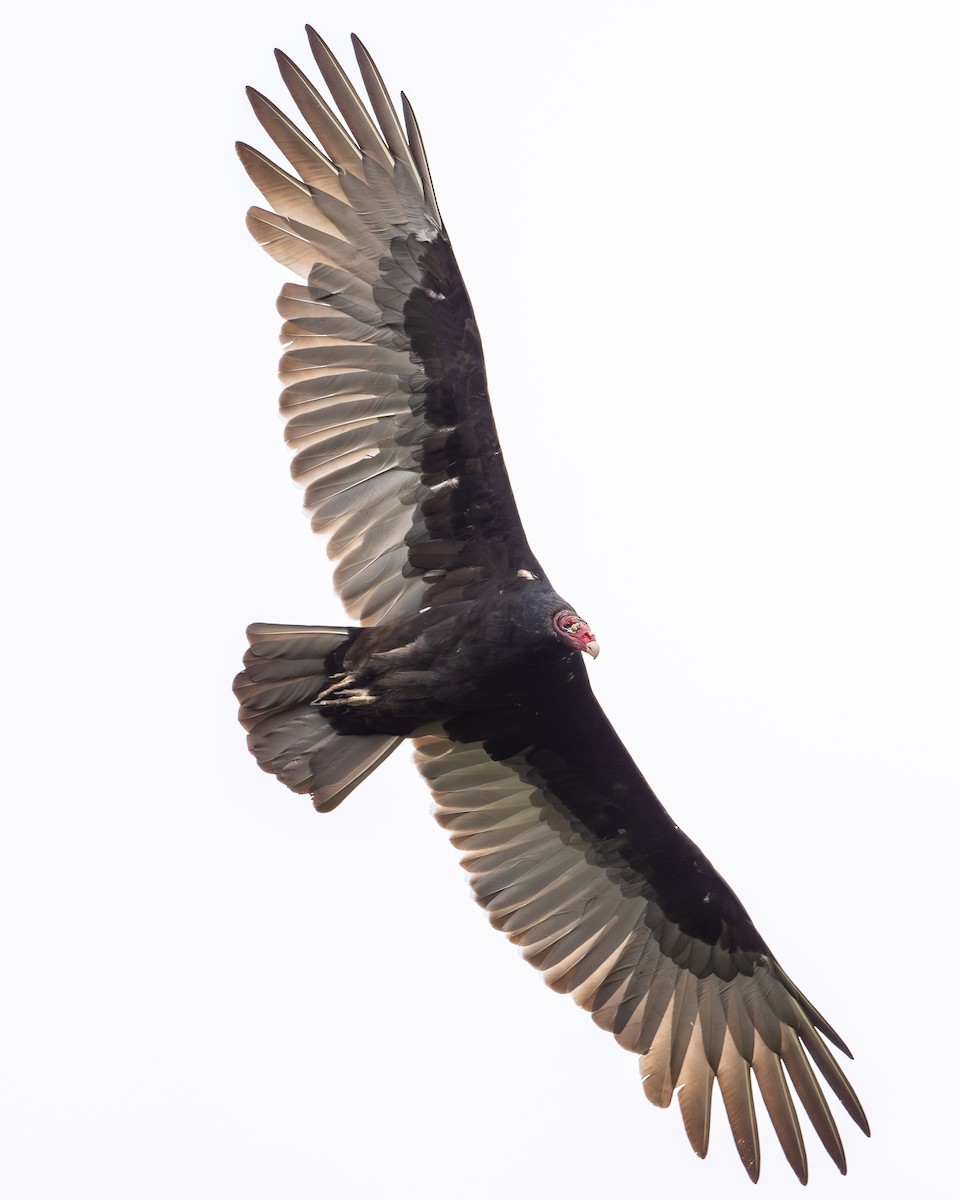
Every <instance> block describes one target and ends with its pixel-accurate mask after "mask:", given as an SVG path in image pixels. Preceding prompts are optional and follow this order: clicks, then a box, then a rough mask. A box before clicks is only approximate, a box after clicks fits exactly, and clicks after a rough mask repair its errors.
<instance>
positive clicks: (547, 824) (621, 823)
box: [417, 661, 869, 1182]
mask: <svg viewBox="0 0 960 1200" xmlns="http://www.w3.org/2000/svg"><path fill="white" fill-rule="evenodd" d="M553 683H554V685H553V686H552V687H551V688H550V690H549V692H547V693H545V695H547V696H548V697H549V698H548V699H546V700H545V701H544V702H543V704H542V705H540V706H539V707H534V708H531V709H529V710H527V711H525V713H524V714H523V716H518V714H517V713H516V712H511V713H509V714H508V713H499V712H491V713H486V714H475V715H471V717H470V718H469V719H467V720H462V721H460V722H459V723H458V722H456V721H453V722H448V723H447V725H446V726H445V727H444V728H443V729H439V728H438V729H437V730H436V731H435V732H434V731H430V732H429V733H427V734H426V735H425V736H421V737H419V738H418V739H417V765H418V766H419V768H420V771H421V773H422V774H423V775H424V777H425V778H426V780H427V781H428V783H429V784H430V787H431V789H432V791H433V795H434V798H435V799H436V802H437V806H438V810H437V814H436V815H437V818H438V820H439V821H440V823H441V824H442V825H444V826H445V827H446V829H447V830H448V831H449V833H450V835H451V838H452V840H453V842H454V845H456V846H457V848H458V849H459V850H460V851H461V852H462V854H463V860H462V861H463V865H464V867H465V868H466V870H467V872H468V873H469V877H470V883H471V884H472V886H473V890H474V892H475V893H476V896H477V899H478V901H479V902H480V904H482V905H483V907H484V908H485V909H486V910H487V914H488V916H489V917H490V920H491V922H492V923H493V925H495V926H496V928H498V929H501V930H503V931H504V932H505V933H506V934H507V935H508V936H509V937H510V939H511V941H513V942H515V943H517V944H518V945H520V946H522V947H523V953H524V957H525V958H526V959H527V961H528V962H531V963H532V964H533V965H534V966H535V967H538V968H539V969H540V970H541V971H542V972H543V973H544V977H545V978H546V981H547V983H549V984H550V986H551V987H552V988H554V989H555V990H557V991H560V992H569V993H571V994H572V995H573V997H574V999H575V1000H576V1001H577V1003H578V1004H580V1005H581V1006H582V1007H584V1008H586V1009H588V1010H589V1011H590V1012H591V1013H592V1015H593V1018H594V1020H595V1021H597V1023H598V1024H599V1025H601V1026H602V1027H603V1028H604V1029H608V1030H610V1032H611V1033H613V1034H614V1035H615V1037H616V1039H617V1041H618V1042H619V1043H620V1045H622V1046H624V1047H625V1048H626V1049H628V1050H632V1051H633V1052H634V1053H636V1054H639V1055H640V1056H641V1061H640V1069H641V1072H642V1074H643V1082H644V1090H645V1091H646V1094H647V1096H648V1097H649V1099H650V1100H652V1101H653V1103H654V1104H657V1105H660V1106H661V1107H666V1106H667V1105H668V1104H669V1103H670V1100H671V1098H672V1096H673V1093H674V1091H675V1090H678V1091H679V1098H680V1108H681V1112H682V1116H683V1122H684V1126H685V1128H686V1132H687V1136H688V1137H689V1139H690V1143H691V1145H692V1146H693V1148H694V1150H695V1151H696V1152H697V1154H699V1155H700V1156H701V1157H703V1156H704V1155H705V1154H706V1152H707V1145H708V1140H709V1130H710V1106H711V1095H712V1089H713V1081H714V1079H716V1080H717V1082H718V1083H719V1085H720V1094H721V1096H722V1098H723V1102H724V1105H725V1107H726V1111H727V1116H728V1118H729V1121H730V1126H731V1128H732V1130H733V1136H734V1140H735V1142H736V1146H737V1150H738V1152H739V1154H740V1158H741V1160H742V1162H743V1164H744V1166H745V1167H746V1169H747V1172H748V1173H749V1175H750V1177H751V1179H754V1180H756V1178H757V1177H758V1175H759V1170H760V1150H759V1146H758V1139H757V1126H756V1118H755V1110H754V1096H753V1089H752V1084H751V1077H752V1078H753V1079H754V1080H755V1081H756V1083H757V1085H758V1087H759V1090H760V1095H761V1097H762V1098H763V1101H764V1103H765V1105H766V1107H767V1109H768V1111H769V1113H770V1117H771V1119H772V1121H773V1125H774V1127H775V1129H776V1131H777V1135H778V1137H779V1139H780V1143H781V1145H782V1147H783V1150H784V1153H785V1154H786V1156H787V1159H788V1160H789V1162H790V1165H791V1166H792V1167H793V1169H794V1171H795V1172H796V1173H797V1175H798V1177H799V1178H800V1179H801V1180H802V1181H803V1182H806V1179H807V1161H806V1153H805V1150H804V1145H803V1139H802V1136H801V1132H800V1126H799V1123H798V1121H797V1114H796V1110H795V1108H794V1103H793V1099H792V1097H791V1091H790V1088H789V1087H788V1085H787V1081H786V1077H785V1075H784V1068H786V1074H787V1076H789V1078H790V1081H791V1082H792V1085H793V1090H794V1092H795V1093H796V1095H797V1097H798V1098H799V1100H800V1102H801V1104H802V1105H803V1107H804V1109H806V1111H807V1114H808V1115H809V1117H810V1120H811V1122H812V1123H813V1126H814V1129H815V1130H816V1132H817V1134H818V1135H819V1137H820V1139H821V1141H822V1142H823V1144H824V1146H825V1147H826V1149H827V1151H828V1153H829V1154H830V1156H831V1157H832V1158H833V1160H834V1162H836V1164H837V1166H838V1167H839V1168H840V1170H841V1171H843V1172H845V1170H846V1166H845V1159H844V1152H843V1146H842V1145H841V1142H840V1136H839V1134H838V1132H837V1127H836V1124H835V1123H834V1120H833V1117H832V1115H831V1113H830V1109H829V1107H828V1105H827V1102H826V1100H825V1098H824V1095H823V1092H822V1091H821V1089H820V1085H819V1083H818V1082H817V1078H816V1076H815V1074H814V1072H813V1070H812V1068H811V1065H810V1060H811V1059H812V1060H813V1063H814V1064H815V1065H816V1067H817V1068H818V1069H819V1071H820V1073H821V1075H822V1076H823V1078H824V1079H825V1080H826V1082H827V1083H828V1084H829V1086H830V1087H831V1088H832V1090H833V1091H834V1092H835V1093H836V1095H837V1097H838V1098H839V1100H840V1103H841V1104H842V1105H843V1107H844V1108H845V1109H846V1110H847V1111H848V1112H849V1113H850V1115H851V1116H852V1117H853V1119H854V1121H856V1123H857V1124H858V1125H859V1126H860V1128H861V1129H863V1130H864V1132H869V1130H868V1126H867V1120H866V1117H865V1115H864V1112H863V1109H862V1108H861V1106H860V1103H859V1101H858V1100H857V1097H856V1096H855V1094H854V1092H853V1089H852V1088H851V1086H850V1084H849V1083H848V1081H847V1079H846V1077H845V1076H844V1074H843V1071H842V1070H841V1069H840V1067H839V1065H838V1064H837V1062H836V1060H835V1059H834V1057H833V1055H832V1054H831V1053H830V1050H829V1049H828V1048H827V1046H826V1044H825V1042H824V1039H823V1037H821V1034H823V1035H825V1037H826V1038H828V1039H829V1040H830V1041H832V1042H833V1043H834V1045H836V1046H838V1047H839V1048H840V1049H841V1050H842V1051H843V1052H844V1053H846V1054H849V1051H848V1050H847V1049H846V1047H845V1046H844V1044H843V1042H841V1041H840V1039H839V1038H838V1037H837V1035H836V1034H835V1033H834V1032H833V1030H832V1029H831V1028H830V1026H829V1025H828V1024H827V1023H826V1021H825V1020H824V1019H823V1017H822V1016H821V1015H820V1014H819V1013H818V1012H817V1011H816V1009H815V1008H814V1007H813V1006H812V1005H811V1004H810V1002H809V1001H808V1000H807V999H806V998H805V997H804V996H803V995H802V994H801V993H800V992H799V991H798V989H797V988H796V987H795V986H794V984H793V983H791V981H790V980H789V978H788V977H787V976H786V975H785V973H784V972H783V970H782V968H781V967H780V965H779V963H778V962H777V960H776V959H775V958H774V957H773V955H772V954H771V953H770V951H769V949H768V947H767V946H766V944H765V943H764V941H763V939H762V938H761V937H760V935H759V934H758V932H757V930H756V929H755V928H754V925H753V922H752V921H751V920H750V917H749V916H748V915H747V912H746V910H745V909H744V907H743V905H742V904H741V903H740V901H739V900H738V899H737V897H736V896H735V895H734V893H733V892H732V891H731V889H730V887H729V886H728V885H727V884H726V883H725V882H724V880H723V879H722V878H721V877H720V875H718V874H717V872H716V871H715V870H714V868H713V867H712V866H711V864H710V863H709V861H708V860H707V858H706V857H705V856H704V855H703V853H702V852H701V851H700V850H699V849H698V848H697V846H695V845H694V843H693V842H692V841H690V839H689V838H688V837H687V836H686V835H685V834H684V833H683V832H682V831H681V830H680V829H679V828H678V827H677V825H676V824H675V823H674V822H673V820H672V819H671V818H670V816H669V814H668V813H667V812H666V811H665V810H664V809H663V807H662V806H661V804H660V802H659V801H658V800H657V798H656V796H655V795H654V794H653V792H652V791H651V789H650V787H649V785H648V784H647V782H646V780H645V779H644V778H643V775H642V774H641V773H640V772H639V771H638V770H637V768H636V766H635V765H634V763H633V761H632V759H631V758H630V756H629V754H628V753H627V751H626V750H625V749H624V747H623V745H622V744H621V742H620V740H619V738H618V737H617V735H616V733H615V732H614V730H613V728H612V727H611V726H610V724H609V722H608V721H607V719H606V717H605V716H604V714H603V712H602V710H601V709H600V706H599V705H598V704H597V702H596V700H595V699H594V697H593V695H592V692H591V691H590V685H589V682H588V681H587V676H586V672H585V671H584V670H583V664H582V663H580V662H579V661H578V662H577V664H576V671H575V674H574V675H573V676H572V677H566V678H565V679H560V678H558V679H557V680H555V681H553ZM451 738H456V739H457V740H451Z"/></svg>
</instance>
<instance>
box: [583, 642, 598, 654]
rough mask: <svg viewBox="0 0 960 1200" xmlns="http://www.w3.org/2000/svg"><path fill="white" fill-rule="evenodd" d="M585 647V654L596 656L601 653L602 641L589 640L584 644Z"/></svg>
mask: <svg viewBox="0 0 960 1200" xmlns="http://www.w3.org/2000/svg"><path fill="white" fill-rule="evenodd" d="M583 649H584V653H585V654H589V655H590V657H591V658H596V657H597V655H598V654H599V653H600V643H599V642H587V644H586V645H585V646H584V648H583Z"/></svg>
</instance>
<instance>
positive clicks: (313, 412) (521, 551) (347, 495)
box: [238, 27, 543, 624]
mask: <svg viewBox="0 0 960 1200" xmlns="http://www.w3.org/2000/svg"><path fill="white" fill-rule="evenodd" d="M307 32H308V35H309V38H310V46H311V49H312V50H313V54H314V57H315V59H316V61H317V65H318V66H319V68H320V71H321V74H322V75H323V78H324V80H325V81H326V84H327V87H328V89H329V91H330V94H331V96H332V97H333V100H334V103H335V105H336V107H337V108H338V109H339V112H340V117H342V122H341V120H340V119H339V118H338V117H337V115H336V114H335V113H334V111H333V110H332V109H331V107H330V106H329V105H328V104H327V103H326V101H325V100H324V99H323V97H322V96H321V95H320V94H319V93H318V92H317V90H316V89H315V88H314V87H313V85H312V84H311V83H310V82H309V80H308V79H307V78H306V77H305V76H304V75H303V74H302V73H301V71H300V70H299V68H297V67H296V66H295V65H294V64H293V63H292V62H291V61H290V60H289V59H288V58H287V57H286V56H285V55H283V54H282V53H280V52H279V51H278V52H277V58H278V61H279V64H280V71H281V74H282V76H283V79H284V81H285V83H286V84H287V87H288V89H289V91H290V94H291V95H292V97H293V99H294V101H295V102H296V105H297V107H298V108H299V110H300V112H301V114H302V116H303V119H304V121H305V122H306V124H307V126H309V128H310V130H311V131H312V133H313V135H314V137H315V138H316V139H317V141H318V142H319V145H317V144H316V143H315V142H314V141H312V140H311V139H310V138H309V137H307V136H306V135H305V134H304V133H303V132H302V131H301V130H300V129H298V128H297V126H296V125H294V124H293V123H292V122H291V121H290V120H288V118H287V117H286V116H284V114H283V113H282V112H280V110H279V109H277V108H276V107H274V105H273V104H271V102H270V101H269V100H267V99H266V98H265V97H264V96H261V95H260V94H259V93H258V92H256V91H254V90H253V89H248V94H249V96H250V101H251V103H252V105H253V108H254V111H255V113H256V115H257V117H258V118H259V119H260V121H261V123H262V125H263V127H264V129H266V131H267V133H268V134H269V135H270V137H271V138H272V139H273V141H274V142H275V143H276V145H277V147H278V149H279V150H280V152H281V153H282V154H283V155H284V156H285V157H286V159H287V160H288V161H289V163H290V164H291V166H292V167H293V168H294V170H295V171H296V172H297V175H296V176H294V175H291V174H290V173H288V172H287V171H285V170H283V169H281V168H280V167H278V166H276V165H275V164H274V163H272V162H271V161H270V160H269V159H267V158H265V157H264V156H263V155H262V154H260V153H259V152H258V151H257V150H254V149H252V148H251V147H249V146H246V145H244V144H242V143H241V144H239V145H238V152H239V154H240V158H241V160H242V162H243V165H244V167H245V168H246V170H247V172H248V173H249V175H250V178H251V179H252V180H253V182H254V183H255V184H256V185H257V187H258V188H259V189H260V191H261V192H262V193H263V195H264V196H265V198H266V200H267V202H268V203H269V204H270V205H271V206H272V208H273V211H272V212H271V211H266V210H264V209H261V208H252V209H251V210H250V212H249V215H248V218H247V224H248V227H249V229H250V232H251V233H252V234H253V236H254V237H255V238H256V239H257V241H258V242H259V243H260V244H261V245H262V246H263V248H264V249H265V250H267V251H268V252H269V253H270V254H272V255H273V257H274V258H276V259H277V260H278V261H279V262H281V263H283V264H284V265H285V266H288V267H290V268H291V269H292V270H294V271H295V272H296V273H297V274H298V275H300V276H301V277H302V278H303V279H305V280H306V283H305V284H287V285H285V286H284V288H283V289H282V291H281V293H280V298H279V301H278V307H279V310H280V314H281V316H283V317H284V325H283V332H282V337H283V340H284V341H285V342H287V343H288V349H287V352H286V353H285V354H284V355H283V357H282V359H281V361H280V375H281V379H282V380H283V382H284V384H285V385H286V386H285V388H284V391H283V393H282V395H281V398H280V407H281V411H282V412H283V414H284V415H285V416H286V418H287V426H286V438H287V442H288V444H289V445H290V446H291V447H292V448H293V449H294V450H295V451H296V457H295V458H294V460H293V476H294V478H295V479H296V480H298V481H299V482H300V483H302V484H304V485H306V489H307V490H306V507H307V509H308V510H309V512H310V513H311V516H312V521H313V527H314V529H316V530H319V531H320V532H322V533H324V534H326V535H327V536H328V537H329V543H328V553H329V554H330V556H331V558H333V559H335V560H337V562H338V566H337V568H336V571H335V574H334V582H335V584H336V587H337V590H338V591H339V593H340V596H341V597H342V599H343V602H344V605H345V606H346V609H347V612H348V613H350V615H351V616H352V617H354V618H355V619H357V620H359V621H361V622H362V623H364V624H376V623H377V622H379V621H381V620H383V619H384V618H385V617H387V616H389V617H391V618H395V617H401V616H406V615H409V614H411V613H415V612H418V611H419V610H420V609H422V608H424V607H427V606H430V605H437V604H443V603H448V602H450V601H455V600H462V599H467V598H470V597H472V596H473V595H475V594H476V593H477V592H478V591H479V589H480V587H481V586H482V585H483V583H485V582H486V581H487V580H489V579H491V578H494V577H497V576H498V575H501V574H506V573H510V574H516V572H517V571H518V570H528V571H531V572H533V573H534V574H536V575H539V576H540V577H541V578H542V577H543V572H542V570H541V568H540V567H539V565H538V564H537V563H536V561H535V559H534V558H533V555H532V554H531V552H530V548H529V546H528V545H527V542H526V538H525V537H524V534H523V529H522V527H521V525H520V520H519V517H518V515H517V510H516V505H515V503H514V499H513V495H512V493H511V490H510V483H509V480H508V478H507V473H506V469H505V467H504V465H503V458H502V455H501V452H500V447H499V443H498V441H497V434H496V429H495V427H494V422H493V416H492V414H491V411H490V401H489V397H488V395H487V383H486V376H485V373H484V366H483V353H482V350H481V345H480V335H479V333H478V331H477V326H476V321H475V320H474V316H473V310H472V309H471V307H470V300H469V298H468V296H467V293H466V289H465V288H464V286H463V280H462V279H461V277H460V271H459V268H458V267H457V262H456V259H455V258H454V255H453V250H452V248H451V246H450V240H449V238H448V237H447V233H446V230H445V229H444V227H443V222H442V221H441V219H440V213H439V210H438V208H437V202H436V198H435V196H434V193H433V187H432V184H431V181H430V173H429V170H428V167H427V160H426V157H425V155H424V150H423V143H422V142H421V139H420V133H419V130H418V128H417V124H416V120H415V118H414V115H413V112H412V110H411V109H410V107H409V105H408V104H407V102H406V98H405V97H404V101H403V113H404V123H405V129H404V128H402V127H401V125H400V122H399V120H398V118H397V115H396V112H395V111H394V108H393V105H392V104H391V102H390V99H389V96H388V95H387V92H386V89H385V88H384V85H383V81H382V80H381V78H380V75H379V73H378V72H377V69H376V67H375V66H374V64H373V61H372V60H371V58H370V56H369V54H368V53H367V51H366V50H365V49H364V47H363V46H362V44H361V43H360V42H359V41H358V40H357V39H356V38H354V47H355V50H356V54H357V60H358V62H359V65H360V72H361V75H362V76H363V81H364V84H365V85H366V90H367V94H368V96H369V99H370V108H371V109H372V112H373V114H374V116H371V112H370V111H369V110H368V109H367V108H366V107H365V105H364V103H363V101H362V100H361V99H360V98H359V96H358V95H357V93H356V91H355V90H354V88H353V87H352V85H351V83H350V81H349V80H348V78H347V76H346V75H345V73H344V72H343V70H342V68H341V67H340V64H339V63H338V62H337V60H336V59H335V58H334V57H333V55H332V54H331V53H330V51H329V49H328V48H327V46H326V44H325V43H324V42H323V41H322V40H321V38H319V37H318V36H317V34H316V33H315V32H314V31H313V30H312V29H310V28H309V27H308V30H307ZM374 117H375V119H374Z"/></svg>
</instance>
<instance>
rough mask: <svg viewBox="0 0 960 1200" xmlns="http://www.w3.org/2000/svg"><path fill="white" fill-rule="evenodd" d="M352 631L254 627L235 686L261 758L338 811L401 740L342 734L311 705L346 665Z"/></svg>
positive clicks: (324, 807)
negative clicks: (344, 652)
mask: <svg viewBox="0 0 960 1200" xmlns="http://www.w3.org/2000/svg"><path fill="white" fill-rule="evenodd" d="M350 636H351V630H350V629H346V628H342V627H335V626H322V625H317V626H314V625H267V624H262V623H258V624H255V625H251V626H250V627H249V629H248V630H247V638H248V639H249V642H250V648H249V649H248V650H247V652H246V654H245V655H244V656H243V662H244V668H245V669H244V670H243V671H241V672H240V674H239V675H238V676H237V678H236V679H235V680H234V684H233V690H234V693H235V695H236V697H237V699H238V700H239V701H240V723H241V724H242V725H243V727H244V728H245V729H246V730H247V731H248V732H247V745H248V746H249V748H250V751H251V753H252V754H253V755H254V757H255V758H256V760H257V762H258V763H259V764H260V766H261V767H262V768H263V770H264V771H269V772H271V773H272V774H273V775H276V777H277V778H278V779H279V780H280V781H281V783H285V784H286V785H287V787H289V788H291V789H292V790H293V791H295V792H309V793H310V795H311V796H312V797H313V803H314V807H315V808H317V809H318V810H319V811H320V812H329V811H330V809H332V808H336V806H337V805H338V804H339V803H340V801H341V800H343V799H344V797H346V796H347V795H349V793H350V792H352V791H353V789H354V788H355V787H356V786H357V785H358V784H360V783H362V782H363V780H364V779H366V777H367V776H368V775H369V774H370V773H371V771H373V770H374V769H375V768H376V767H377V766H379V764H380V763H381V762H383V760H384V759H385V758H386V757H387V756H388V755H389V754H390V753H391V752H392V751H393V750H395V749H396V748H397V746H398V745H399V744H400V743H401V742H402V741H403V738H400V737H393V736H390V735H387V734H367V735H353V734H342V733H338V732H337V731H336V730H335V729H334V728H333V726H332V725H331V724H330V721H329V720H328V718H326V717H325V716H323V714H322V713H321V711H320V709H319V708H317V707H316V706H315V705H313V704H311V701H312V700H313V699H314V697H315V696H316V695H317V693H318V692H321V691H323V689H324V688H326V687H328V686H329V684H330V681H331V677H332V675H334V674H335V673H336V672H337V671H338V670H339V669H340V659H341V658H342V654H338V653H337V651H338V650H339V649H340V647H342V646H343V644H344V643H345V642H347V641H349V639H350Z"/></svg>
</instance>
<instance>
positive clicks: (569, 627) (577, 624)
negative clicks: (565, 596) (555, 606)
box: [553, 608, 600, 658]
mask: <svg viewBox="0 0 960 1200" xmlns="http://www.w3.org/2000/svg"><path fill="white" fill-rule="evenodd" d="M553 628H554V631H555V632H556V635H557V637H558V638H559V639H560V641H561V642H565V643H566V644H567V645H568V646H572V647H573V648H574V650H581V651H582V652H583V653H584V654H589V655H590V657H591V658H596V657H597V655H598V654H599V653H600V643H599V642H598V641H597V639H596V638H595V637H594V636H593V631H592V630H591V628H590V626H589V625H588V624H587V623H586V621H585V620H584V619H583V617H578V616H577V614H576V613H575V612H571V611H570V609H569V608H563V609H561V610H560V612H558V613H557V614H556V615H555V616H554V618H553Z"/></svg>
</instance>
